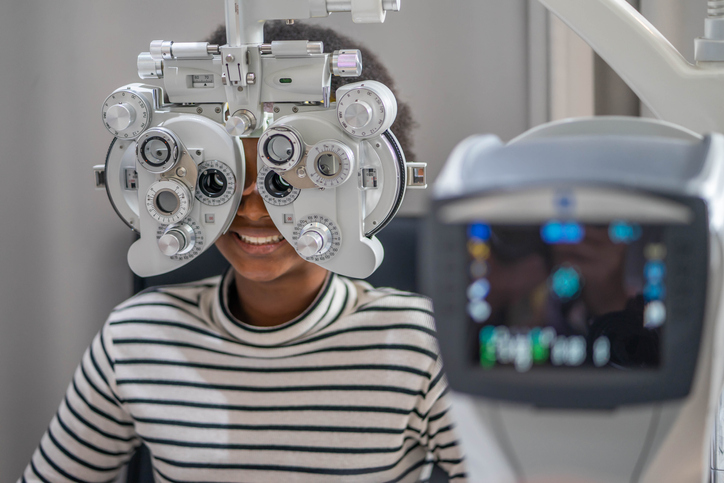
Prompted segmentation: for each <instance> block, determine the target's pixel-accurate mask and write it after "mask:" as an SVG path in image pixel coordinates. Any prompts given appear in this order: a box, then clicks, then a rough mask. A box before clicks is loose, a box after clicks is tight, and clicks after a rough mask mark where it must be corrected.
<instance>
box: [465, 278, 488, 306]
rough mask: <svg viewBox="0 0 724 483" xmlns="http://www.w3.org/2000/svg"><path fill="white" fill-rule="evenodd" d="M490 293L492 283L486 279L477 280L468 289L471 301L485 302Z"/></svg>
mask: <svg viewBox="0 0 724 483" xmlns="http://www.w3.org/2000/svg"><path fill="white" fill-rule="evenodd" d="M489 293H490V282H488V279H486V278H481V279H479V280H476V281H474V282H473V283H471V284H470V286H469V287H468V299H469V300H470V301H474V300H483V299H484V298H485V297H487V296H488V294H489Z"/></svg>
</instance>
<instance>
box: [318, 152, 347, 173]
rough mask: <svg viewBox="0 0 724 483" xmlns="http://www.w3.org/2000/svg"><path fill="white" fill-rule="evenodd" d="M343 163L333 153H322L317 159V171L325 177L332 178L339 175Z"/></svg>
mask: <svg viewBox="0 0 724 483" xmlns="http://www.w3.org/2000/svg"><path fill="white" fill-rule="evenodd" d="M340 166H341V162H340V159H339V156H337V155H336V154H333V153H322V154H321V155H320V156H319V157H318V158H317V171H319V173H320V174H322V175H323V176H327V177H328V178H331V177H332V176H335V175H336V174H337V173H339V169H340Z"/></svg>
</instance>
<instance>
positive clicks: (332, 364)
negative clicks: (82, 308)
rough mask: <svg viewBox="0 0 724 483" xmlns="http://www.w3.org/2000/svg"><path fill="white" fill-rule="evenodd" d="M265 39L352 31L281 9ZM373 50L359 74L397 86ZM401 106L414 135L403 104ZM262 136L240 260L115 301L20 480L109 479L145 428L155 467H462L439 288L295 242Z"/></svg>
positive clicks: (250, 159)
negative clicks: (310, 257) (378, 278)
mask: <svg viewBox="0 0 724 483" xmlns="http://www.w3.org/2000/svg"><path fill="white" fill-rule="evenodd" d="M222 36H223V30H220V31H219V32H218V33H217V35H216V38H214V39H212V40H211V42H212V43H216V44H224V43H225V41H224V39H223V38H220V37H222ZM265 38H266V39H271V40H285V39H290V38H296V39H309V40H315V41H318V40H321V41H323V42H324V44H325V47H326V50H334V49H339V48H349V47H350V45H352V42H351V41H350V40H349V39H346V38H343V37H341V36H339V35H337V34H335V33H334V32H333V31H331V30H328V29H321V28H316V27H308V26H300V25H294V26H286V25H283V24H280V23H273V24H269V25H268V28H267V29H266V32H265ZM362 50H363V58H364V60H365V71H364V72H363V76H362V78H363V79H374V80H379V81H380V82H383V83H384V84H386V85H387V86H388V87H391V88H392V87H393V86H392V85H391V84H392V82H391V79H390V78H389V75H388V74H387V72H386V70H384V68H383V67H382V66H381V65H380V64H379V63H378V61H377V59H376V58H375V57H374V56H373V55H372V54H371V53H369V52H368V51H366V50H364V49H362ZM337 82H339V80H337ZM337 87H338V85H333V92H334V90H335V89H336V88H337ZM398 119H399V121H398V122H397V123H396V125H395V126H393V131H394V132H395V134H396V135H397V136H398V138H399V139H400V141H401V143H402V144H403V147H404V146H405V144H406V143H408V132H407V128H408V127H409V126H410V125H411V121H410V116H409V111H408V110H407V106H405V105H404V104H402V105H401V108H400V109H399V113H398ZM256 144H257V140H256V139H244V140H243V145H244V150H245V154H246V159H247V164H246V180H247V182H246V186H245V187H244V192H243V196H242V201H241V204H240V205H239V208H238V211H237V215H236V218H235V219H234V221H233V223H232V225H231V228H230V229H229V231H228V232H227V233H226V234H225V235H223V236H222V237H221V238H220V239H219V240H218V241H217V242H216V245H217V247H218V249H219V250H220V252H221V253H222V254H223V255H224V257H225V258H226V259H227V260H228V261H229V262H230V264H231V268H230V269H229V271H228V272H227V273H226V274H225V275H223V276H220V277H216V278H212V279H207V280H203V281H200V282H196V283H191V284H185V285H177V286H166V287H161V288H155V289H152V290H147V291H145V292H143V293H141V294H139V295H137V296H135V297H133V298H131V299H129V300H127V301H126V302H124V303H122V304H121V305H119V306H118V307H117V308H116V309H115V310H114V311H113V312H112V313H111V315H110V317H109V318H108V321H107V322H106V324H105V325H104V326H103V328H102V330H101V331H100V333H99V334H98V335H97V336H96V338H95V340H94V341H93V343H92V345H91V347H90V348H89V349H88V351H87V352H86V354H85V355H84V357H83V360H82V362H81V364H80V366H79V368H78V370H77V371H76V374H75V377H74V379H73V381H72V383H71V385H70V387H69V389H68V392H67V394H66V397H65V399H64V400H63V401H62V403H61V406H60V409H59V410H58V413H57V414H56V416H55V417H54V418H53V420H52V422H51V424H50V427H49V428H48V431H47V432H46V434H45V436H43V438H42V440H41V442H40V445H39V447H38V449H37V450H36V452H35V454H34V455H33V457H32V461H31V462H30V464H29V465H28V467H27V468H26V470H25V472H24V474H23V476H22V479H21V481H23V482H25V481H28V482H30V481H52V482H56V481H109V480H112V479H113V478H114V476H115V475H116V474H117V473H118V472H119V471H120V470H121V468H122V467H123V465H124V464H125V463H126V462H127V461H128V460H129V459H130V457H131V456H132V454H133V452H134V451H135V449H136V448H137V447H138V446H139V445H140V444H142V443H144V444H146V445H147V446H148V448H149V450H150V453H151V456H152V464H153V468H154V477H155V479H156V481H166V482H231V481H257V482H273V481H278V482H288V481H309V482H323V481H330V482H333V481H334V482H336V481H358V482H378V481H379V482H381V481H419V480H420V479H425V478H427V477H428V476H427V475H429V472H430V468H431V465H432V464H433V463H436V464H438V465H439V466H440V467H442V468H443V469H444V470H445V471H446V472H447V473H448V474H449V476H450V478H451V479H455V480H456V481H462V480H464V478H465V474H464V470H463V466H462V465H463V463H462V456H461V453H460V449H459V447H458V445H457V442H456V438H455V435H454V433H453V430H452V429H453V428H452V425H451V422H450V419H449V415H448V402H447V400H446V398H445V393H446V391H447V385H446V382H445V379H444V376H443V372H442V364H441V361H440V357H439V355H438V349H437V343H436V340H435V330H434V321H433V314H432V308H431V304H430V302H429V300H428V299H426V298H424V297H421V296H418V295H415V294H411V293H406V292H400V291H396V290H392V289H373V288H372V287H371V286H370V285H368V284H366V283H364V282H360V281H352V280H349V279H346V278H344V277H341V276H338V275H335V274H331V273H329V272H328V271H327V270H325V269H323V268H321V267H319V266H318V265H315V264H313V263H310V262H307V261H305V260H304V259H302V258H301V257H299V255H297V253H296V251H295V250H294V248H293V247H292V246H291V245H289V243H287V242H286V241H285V240H284V238H283V237H282V236H281V234H280V233H279V231H278V230H277V229H276V227H275V226H274V223H272V221H271V219H270V217H269V214H268V213H267V211H266V208H265V206H264V202H263V201H262V198H261V197H260V195H259V193H258V191H257V188H256V184H255V180H256V159H257V152H256V149H257V148H256ZM408 158H409V152H408Z"/></svg>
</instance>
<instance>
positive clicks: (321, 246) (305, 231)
mask: <svg viewBox="0 0 724 483" xmlns="http://www.w3.org/2000/svg"><path fill="white" fill-rule="evenodd" d="M331 246H332V233H331V232H330V230H329V228H327V227H326V226H325V225H323V224H322V223H309V224H308V225H306V226H305V227H304V228H302V231H301V234H300V235H299V238H298V239H297V252H299V254H300V255H301V256H303V257H305V258H311V257H313V256H315V255H323V254H325V253H326V252H327V250H329V248H330V247H331Z"/></svg>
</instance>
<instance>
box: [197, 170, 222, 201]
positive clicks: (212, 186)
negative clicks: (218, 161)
mask: <svg viewBox="0 0 724 483" xmlns="http://www.w3.org/2000/svg"><path fill="white" fill-rule="evenodd" d="M226 186H227V181H226V176H225V175H224V173H222V172H221V171H219V170H218V169H207V170H206V171H204V172H203V173H201V175H200V176H199V189H201V192H202V193H203V194H205V195H206V196H208V197H209V198H218V197H219V196H221V195H223V194H224V192H226Z"/></svg>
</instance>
